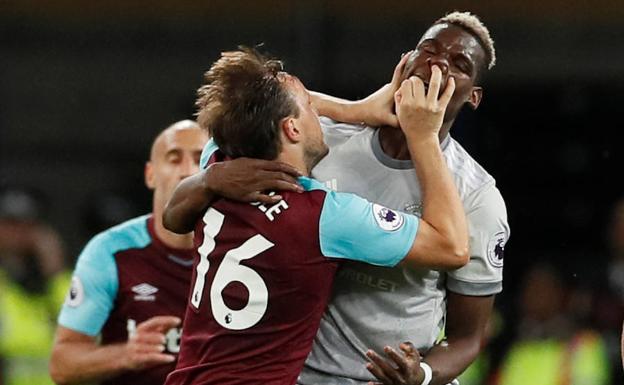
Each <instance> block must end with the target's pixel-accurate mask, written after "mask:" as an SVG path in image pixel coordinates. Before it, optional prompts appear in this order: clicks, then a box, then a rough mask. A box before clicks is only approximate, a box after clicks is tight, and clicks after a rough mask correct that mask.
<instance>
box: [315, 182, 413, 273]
mask: <svg viewBox="0 0 624 385" xmlns="http://www.w3.org/2000/svg"><path fill="white" fill-rule="evenodd" d="M418 226H419V221H418V218H416V217H415V216H412V215H408V214H404V213H401V212H398V211H395V210H391V209H388V208H386V207H383V206H380V205H377V204H373V203H370V202H368V201H366V200H365V199H362V198H360V197H358V196H356V195H353V194H342V193H335V192H328V193H327V195H326V197H325V202H324V206H323V209H322V212H321V218H320V223H319V237H320V244H321V252H322V253H323V255H325V256H326V257H331V258H342V259H349V260H355V261H360V262H365V263H370V264H373V265H379V266H395V265H396V264H397V263H399V262H400V261H401V260H402V259H403V258H404V257H405V256H406V255H407V253H408V251H409V250H410V248H411V247H412V244H413V242H414V238H415V237H416V233H417V231H418Z"/></svg>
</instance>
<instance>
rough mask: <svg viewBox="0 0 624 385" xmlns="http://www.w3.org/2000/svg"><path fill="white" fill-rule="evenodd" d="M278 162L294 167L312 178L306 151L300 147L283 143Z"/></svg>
mask: <svg viewBox="0 0 624 385" xmlns="http://www.w3.org/2000/svg"><path fill="white" fill-rule="evenodd" d="M276 160H277V161H279V162H283V163H286V164H289V165H291V166H293V167H294V168H296V169H297V170H298V171H299V172H300V173H301V174H302V175H304V176H310V169H311V167H309V165H308V163H309V162H308V161H307V159H306V156H305V151H304V150H303V147H302V146H300V145H297V144H293V143H285V142H282V152H280V154H279V155H278V156H277V159H276Z"/></svg>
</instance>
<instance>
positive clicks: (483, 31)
mask: <svg viewBox="0 0 624 385" xmlns="http://www.w3.org/2000/svg"><path fill="white" fill-rule="evenodd" d="M440 23H447V24H453V25H457V26H460V27H462V28H465V29H467V30H468V31H470V32H471V33H472V34H474V35H475V36H476V37H477V39H478V40H479V42H480V43H481V45H482V46H483V50H484V51H485V54H486V56H487V69H492V67H494V65H496V50H495V49H494V40H492V37H491V36H490V31H489V30H488V29H487V27H486V26H485V25H484V24H483V22H482V21H481V20H480V19H479V18H478V17H477V16H476V15H474V14H472V13H470V12H451V13H449V14H447V15H446V16H444V17H441V18H440V19H438V20H437V21H436V22H435V23H433V24H434V25H435V24H440Z"/></svg>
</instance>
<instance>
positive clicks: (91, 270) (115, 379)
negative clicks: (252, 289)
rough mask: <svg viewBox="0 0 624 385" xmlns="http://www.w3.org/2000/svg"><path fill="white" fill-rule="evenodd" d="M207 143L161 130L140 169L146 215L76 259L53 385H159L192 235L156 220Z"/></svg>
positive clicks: (179, 126)
mask: <svg viewBox="0 0 624 385" xmlns="http://www.w3.org/2000/svg"><path fill="white" fill-rule="evenodd" d="M207 139H208V137H207V134H206V132H205V131H203V130H201V129H200V128H199V126H197V124H196V123H194V122H192V121H189V120H184V121H180V122H177V123H175V124H173V125H171V126H170V127H168V128H167V129H165V130H164V131H162V132H161V133H160V134H159V135H158V136H157V137H156V139H155V140H154V143H153V144H152V148H151V153H150V160H149V161H148V162H147V163H146V165H145V184H146V185H147V187H148V188H150V189H152V190H153V191H154V193H153V203H152V210H153V211H152V213H151V214H149V215H145V216H141V217H138V218H135V219H132V220H129V221H127V222H125V223H122V224H120V225H118V226H116V227H113V228H111V229H109V230H107V231H104V232H103V233H100V234H99V235H97V236H95V237H94V238H93V239H92V240H91V241H90V242H89V243H88V244H87V246H86V247H85V248H84V250H83V251H82V253H81V254H80V256H79V258H78V262H77V264H76V268H75V271H74V275H73V278H72V284H71V290H70V292H69V294H68V296H67V299H66V302H65V304H64V305H63V309H62V311H61V314H60V316H59V320H58V323H59V326H58V329H57V333H56V340H55V342H54V349H53V351H52V357H51V362H50V374H51V376H52V378H53V379H54V381H55V382H56V383H58V384H73V383H81V382H86V381H101V382H102V383H105V384H115V385H122V384H153V385H156V384H158V385H161V384H162V383H163V382H164V380H165V377H166V375H167V373H169V372H170V371H171V370H172V369H173V368H174V365H175V359H176V357H177V353H178V350H179V338H180V329H179V328H178V327H179V326H180V323H181V319H182V317H183V315H184V310H185V308H186V301H187V295H188V290H189V284H190V278H191V265H192V261H193V255H194V249H193V234H183V235H179V234H174V233H171V232H169V231H167V230H165V228H164V227H163V225H162V220H161V218H162V212H163V209H164V206H165V204H166V202H167V200H168V199H169V197H170V196H171V193H172V192H173V190H174V188H175V186H176V185H177V184H178V182H180V181H181V180H182V179H184V178H186V177H188V176H190V175H192V174H193V173H195V172H197V171H198V164H199V156H200V153H201V149H202V147H203V145H204V144H205V143H206V141H207ZM98 336H100V337H101V341H100V342H98Z"/></svg>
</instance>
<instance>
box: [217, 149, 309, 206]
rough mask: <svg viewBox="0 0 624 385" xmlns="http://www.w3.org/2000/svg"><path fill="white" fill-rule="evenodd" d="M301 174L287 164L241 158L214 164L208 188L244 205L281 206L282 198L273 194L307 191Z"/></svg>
mask: <svg viewBox="0 0 624 385" xmlns="http://www.w3.org/2000/svg"><path fill="white" fill-rule="evenodd" d="M298 176H301V174H300V173H299V171H297V169H295V168H294V167H292V166H291V165H288V164H286V163H282V162H277V161H269V160H261V159H251V158H237V159H234V160H228V161H225V162H218V163H214V164H213V165H211V166H210V168H209V169H208V172H207V174H206V178H208V180H207V185H208V186H210V188H211V190H212V191H213V192H215V193H216V194H218V195H221V196H223V197H226V198H229V199H232V200H235V201H242V202H261V203H268V204H272V203H277V202H279V201H280V200H281V199H282V197H281V196H280V195H273V196H270V195H268V192H269V191H294V192H303V188H302V187H301V186H300V185H299V184H298V183H297V177H298Z"/></svg>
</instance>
